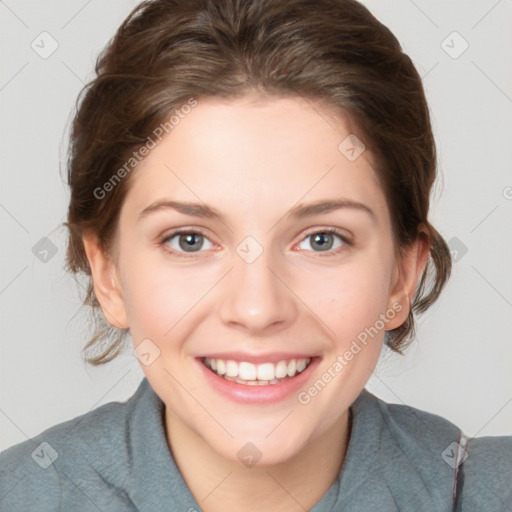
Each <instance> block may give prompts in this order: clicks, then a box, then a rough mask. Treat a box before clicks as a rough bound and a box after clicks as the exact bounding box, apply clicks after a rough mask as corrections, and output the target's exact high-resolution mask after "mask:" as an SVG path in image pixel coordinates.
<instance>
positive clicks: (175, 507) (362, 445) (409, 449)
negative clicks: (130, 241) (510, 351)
mask: <svg viewBox="0 0 512 512" xmlns="http://www.w3.org/2000/svg"><path fill="white" fill-rule="evenodd" d="M350 411H351V435H350V441H349V445H348V448H347V452H346V457H345V460H344V462H343V465H342V468H341V471H340V474H339V476H338V479H337V480H336V481H335V482H334V483H333V485H332V486H331V487H330V489H329V490H328V491H327V493H326V494H325V495H324V496H323V497H322V498H321V500H320V501H319V502H318V503H317V504H316V505H315V506H314V507H313V508H312V509H311V512H327V511H341V510H343V511H344V512H351V511H361V512H362V511H364V512H372V511H401V512H405V511H411V512H413V511H414V512H427V511H428V512H443V511H447V512H448V511H454V510H462V511H464V512H473V511H486V512H494V511H500V512H505V511H512V471H511V470H512V436H502V437H480V438H472V439H469V442H468V443H467V445H466V446H465V450H464V449H461V448H460V446H461V445H462V446H464V438H463V437H462V438H461V437H460V436H461V432H460V430H459V429H458V428H457V427H456V426H455V425H453V424H452V423H450V422H449V421H447V420H446V419H444V418H442V417H440V416H437V415H434V414H430V413H427V412H424V411H421V410H419V409H415V408H413V407H410V406H406V405H397V404H388V403H386V402H384V401H382V400H380V399H379V398H377V397H376V396H374V395H372V394H371V393H369V392H368V391H367V390H366V389H363V391H362V392H361V393H360V395H359V396H358V398H357V399H356V401H355V402H354V403H353V404H352V406H351V407H350ZM465 455H467V458H465V460H464V456H465ZM457 461H463V462H462V463H461V464H457ZM456 481H458V492H457V494H458V498H457V500H458V501H457V503H456V504H455V505H454V503H453V498H452V495H453V489H454V484H455V482H456ZM200 505H201V504H200V503H197V502H196V500H195V499H194V497H193V496H192V494H191V492H190V490H189V488H188V487H187V484H186V483H185V481H184V480H183V477H182V475H181V473H180V471H179V470H178V468H177V466H176V464H175V462H174V459H173V457H172V453H171V451H170V450H169V447H168V445H167V442H166V437H165V427H164V404H163V402H162V401H161V400H160V398H159V397H158V396H157V395H156V393H155V392H154V391H153V389H152V388H151V386H150V385H149V383H148V381H147V379H146V378H144V379H143V380H142V382H141V384H140V386H139V388H138V389H137V391H136V392H135V394H134V395H133V396H132V397H131V398H130V399H129V400H127V401H126V402H123V403H121V402H111V403H108V404H105V405H103V406H101V407H98V408H96V409H94V410H92V411H90V412H88V413H86V414H84V415H82V416H78V417H76V418H74V419H72V420H69V421H66V422H64V423H60V424H58V425H55V426H53V427H51V428H49V429H47V430H45V431H44V432H42V433H41V434H39V435H37V436H35V437H33V438H31V439H29V440H27V441H24V442H22V443H19V444H17V445H15V446H12V447H10V448H8V449H7V450H5V451H3V452H2V453H1V454H0V510H1V511H2V512H30V511H38V512H46V511H63V512H73V511H80V512H88V511H94V512H98V511H104V512H107V511H108V512H116V511H141V512H162V511H179V512H195V511H197V512H199V511H200V510H201V506H200Z"/></svg>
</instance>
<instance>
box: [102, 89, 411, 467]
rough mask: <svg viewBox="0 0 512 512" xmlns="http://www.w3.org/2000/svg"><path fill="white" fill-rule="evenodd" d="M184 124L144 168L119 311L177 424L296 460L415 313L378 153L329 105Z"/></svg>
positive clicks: (224, 111) (234, 446)
mask: <svg viewBox="0 0 512 512" xmlns="http://www.w3.org/2000/svg"><path fill="white" fill-rule="evenodd" d="M182 117H183V118H180V120H179V124H177V125H176V126H175V127H174V129H172V131H170V132H169V134H168V135H166V136H165V137H164V138H163V139H162V141H161V142H160V143H159V144H158V145H157V146H156V147H155V148H154V149H152V150H151V151H150V152H149V155H148V156H147V157H146V158H145V159H144V160H143V161H142V162H141V163H140V164H139V166H138V167H137V168H136V170H134V171H133V172H134V175H133V176H132V178H133V181H132V183H131V185H130V190H129V192H128V194H127V197H126V200H125V202H124V204H123V208H122V211H121V214H120V222H119V226H118V232H117V237H118V238H117V244H118V245H117V249H118V256H117V263H116V264H117V266H116V274H115V275H116V279H115V281H116V283H117V284H118V286H119V290H120V293H121V297H122V298H121V299H120V301H119V302H117V303H116V302H112V303H109V305H108V306H107V309H109V311H110V312H111V313H112V315H113V316H114V317H116V319H117V320H118V322H119V323H120V324H124V325H125V326H128V327H129V329H130V332H131V335H132V338H133V342H134V345H135V347H136V348H137V350H136V352H137V354H138V357H139V359H140V363H141V367H142V369H143V371H144V373H145V374H146V376H147V379H148V381H149V382H150V384H151V386H152V387H153V389H154V390H155V392H156V393H157V394H158V395H159V396H160V398H161V399H162V400H163V401H164V402H165V405H166V418H167V421H168V422H175V423H176V422H177V423H179V424H180V425H181V426H183V427H185V428H186V429H188V430H189V431H191V432H193V433H194V434H195V435H197V436H199V438H202V439H203V440H204V441H206V442H207V443H208V445H210V446H211V447H212V448H213V449H214V450H215V451H216V452H217V453H219V454H221V455H222V456H224V457H225V458H227V459H230V460H233V461H236V460H238V459H240V458H241V457H243V456H245V452H244V450H246V451H247V453H248V455H249V456H250V455H254V456H255V457H261V460H260V463H262V464H264V463H268V464H272V463H277V462H280V461H285V460H288V459H289V458H291V457H292V456H294V455H296V454H297V453H299V451H300V450H302V449H303V448H304V447H305V446H306V445H308V443H311V442H312V441H313V440H315V439H318V438H319V437H321V436H322V435H323V434H325V433H326V432H328V430H329V429H330V428H331V427H334V428H335V427H336V425H335V424H337V423H338V422H341V421H342V420H343V419H346V418H347V410H348V407H349V406H350V404H351V403H352V402H353V401H354V400H355V398H356V397H357V395H358V394H359V393H360V391H361V390H362V388H363V387H364V385H365V383H366V382H367V380H368V378H369V377H370V375H371V373H372V371H373V369H374V367H375V365H376V362H377V360H378V357H379V354H380V351H381V347H382V342H383V336H384V331H385V330H387V329H392V328H395V327H397V326H399V325H401V324H402V323H403V321H404V319H405V318H406V316H407V312H408V309H407V307H406V306H407V300H406V297H405V295H404V293H403V286H402V285H400V283H398V280H397V277H398V273H397V263H396V261H395V257H394V250H393V243H392V242H393V240H392V231H391V224H390V215H389V210H388V207H387V204H386V201H385V197H384V194H383V191H382V190H381V188H380V186H379V184H378V182H377V178H376V174H375V172H374V170H373V169H372V166H371V164H370V151H369V150H368V149H367V150H364V151H363V152H362V153H361V154H360V155H359V156H358V153H360V151H361V148H360V147H355V148H354V149H353V150H352V149H350V148H351V147H354V146H353V139H350V138H349V139H347V137H348V136H349V135H350V131H349V129H348V128H347V127H346V125H345V124H344V122H343V121H342V120H341V119H338V121H335V119H334V117H333V116H332V115H328V113H326V112H325V111H321V110H320V108H319V106H318V105H316V106H314V104H313V103H309V102H306V101H304V100H302V99H300V98H299V99H274V100H267V101H264V102H263V101H261V102H254V101H251V100H250V99H248V98H244V99H242V100H236V101H229V102H228V101H225V102H223V101H221V100H217V99H200V100H199V101H198V104H197V106H195V107H194V108H192V109H191V111H190V113H189V114H187V115H186V116H182ZM363 142H364V141H363ZM341 202H343V203H344V204H345V206H342V207H334V206H332V204H333V203H341ZM192 203H193V205H192ZM172 204H175V207H172V206H171V205H172ZM321 204H324V205H325V204H326V205H327V206H323V207H322V206H319V205H321ZM329 204H331V206H329ZM176 230H180V231H182V233H181V234H177V233H175V232H176ZM331 230H332V232H331ZM191 232H192V233H191ZM194 233H195V234H194ZM212 361H213V362H212ZM212 366H213V369H212ZM300 370H302V371H300ZM299 371H300V372H299ZM223 372H224V373H223ZM297 372H299V373H297ZM219 373H223V375H222V376H221V375H219ZM284 375H286V377H284ZM226 377H227V378H226ZM236 379H239V381H236ZM260 381H262V383H261V384H260ZM247 443H252V444H251V445H249V444H247ZM251 450H253V451H254V454H252V453H249V452H251Z"/></svg>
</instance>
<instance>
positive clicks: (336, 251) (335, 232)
mask: <svg viewBox="0 0 512 512" xmlns="http://www.w3.org/2000/svg"><path fill="white" fill-rule="evenodd" d="M185 234H186V235H201V236H203V237H204V238H206V239H208V240H209V238H208V237H207V236H206V235H205V234H204V233H202V232H201V231H199V230H195V229H179V230H176V231H173V232H172V233H170V234H168V235H166V236H165V237H164V238H163V239H162V240H160V246H162V247H163V249H164V251H165V252H166V253H167V254H168V255H169V256H177V257H179V258H185V259H188V258H194V257H195V254H198V253H200V252H202V251H198V252H197V253H193V252H192V253H189V254H190V255H186V254H187V253H184V252H181V251H176V250H174V249H170V248H169V246H168V245H167V242H169V240H172V239H173V238H174V237H175V236H177V235H185ZM317 234H329V235H336V236H338V237H339V238H340V239H341V240H342V242H343V244H344V245H343V246H341V247H338V248H337V249H334V250H329V251H326V252H325V254H322V252H321V251H310V252H317V255H318V256H319V257H321V258H325V257H333V256H336V255H337V254H339V253H341V252H343V251H345V250H346V247H345V246H348V247H352V246H353V245H354V244H353V242H352V241H351V240H350V239H349V238H348V237H347V236H346V235H344V234H343V233H342V232H341V231H340V230H338V229H335V228H325V229H319V230H316V231H312V232H310V233H307V234H306V235H305V236H304V237H303V238H302V239H301V241H300V242H302V241H304V240H305V239H306V238H308V237H310V236H313V235H317ZM210 242H211V241H210ZM212 243H213V242H212Z"/></svg>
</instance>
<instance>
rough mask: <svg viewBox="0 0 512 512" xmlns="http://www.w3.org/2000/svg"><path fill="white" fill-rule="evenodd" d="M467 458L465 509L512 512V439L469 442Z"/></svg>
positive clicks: (462, 481)
mask: <svg viewBox="0 0 512 512" xmlns="http://www.w3.org/2000/svg"><path fill="white" fill-rule="evenodd" d="M464 458H465V460H464V462H463V463H462V464H461V475H460V486H461V497H460V500H461V505H462V507H464V508H463V509H462V510H512V436H495V437H491V436H488V437H475V438H471V439H468V441H467V446H466V447H465V452H464Z"/></svg>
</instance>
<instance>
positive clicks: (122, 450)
mask: <svg viewBox="0 0 512 512" xmlns="http://www.w3.org/2000/svg"><path fill="white" fill-rule="evenodd" d="M140 394H141V387H139V390H138V391H137V392H136V393H135V394H134V395H133V396H132V397H131V398H130V399H128V400H126V401H125V402H110V403H108V404H105V405H102V406H100V407H98V408H96V409H94V410H92V411H90V412H88V413H85V414H83V415H80V416H77V417H76V418H73V419H71V420H68V421H65V422H62V423H59V424H57V425H54V426H52V427H50V428H48V429H46V430H45V431H43V432H41V433H40V434H38V435H37V436H35V437H32V438H30V439H28V440H26V441H23V442H21V443H18V444H16V445H14V446H11V447H10V448H8V449H6V450H4V451H3V452H1V453H0V509H1V510H6V511H10V510H20V509H23V510H24V511H31V510H38V511H47V510H48V511H50V510H60V504H62V502H63V495H64V494H66V493H69V492H70V489H71V488H72V487H76V489H75V490H76V491H77V492H78V489H79V488H80V482H86V483H87V485H88V484H91V486H94V485H95V484H94V481H95V480H98V478H101V479H102V480H103V479H105V478H109V476H111V477H112V481H114V482H118V483H119V485H122V481H123V479H125V478H127V475H125V474H123V472H122V468H126V467H128V462H129V457H130V454H129V450H128V445H127V442H126V441H127V436H128V435H129V428H128V422H129V418H130V416H131V413H132V411H133V409H134V407H135V406H136V404H137V401H138V399H139V398H140ZM114 485H115V484H114ZM64 501H65V500H64ZM84 510H86V508H85V507H84Z"/></svg>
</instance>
